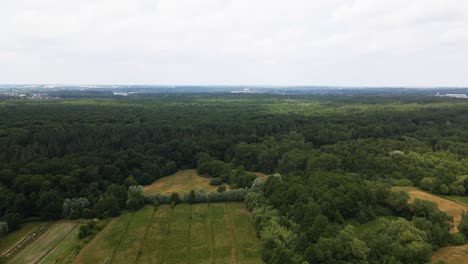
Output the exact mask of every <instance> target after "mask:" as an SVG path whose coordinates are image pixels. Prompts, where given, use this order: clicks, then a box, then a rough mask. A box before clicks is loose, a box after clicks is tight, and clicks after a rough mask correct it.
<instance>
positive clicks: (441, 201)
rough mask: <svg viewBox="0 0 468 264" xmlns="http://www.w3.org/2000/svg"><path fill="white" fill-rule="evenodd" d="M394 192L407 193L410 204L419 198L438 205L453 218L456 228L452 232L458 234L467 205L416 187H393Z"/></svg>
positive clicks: (467, 208) (467, 209)
mask: <svg viewBox="0 0 468 264" xmlns="http://www.w3.org/2000/svg"><path fill="white" fill-rule="evenodd" d="M393 190H397V191H398V190H401V191H405V192H407V193H408V194H409V196H410V202H411V201H412V200H414V199H416V198H417V199H422V200H428V201H431V202H434V203H436V204H437V205H438V206H439V209H440V210H441V211H443V212H445V213H447V214H448V215H451V216H452V217H453V224H454V227H453V228H452V230H451V232H452V233H456V232H458V227H457V226H458V224H460V221H461V215H462V212H463V211H468V206H467V205H465V204H461V203H458V202H454V201H451V200H448V199H445V198H442V197H439V196H436V195H433V194H430V193H427V192H424V191H421V190H419V189H416V188H414V187H393Z"/></svg>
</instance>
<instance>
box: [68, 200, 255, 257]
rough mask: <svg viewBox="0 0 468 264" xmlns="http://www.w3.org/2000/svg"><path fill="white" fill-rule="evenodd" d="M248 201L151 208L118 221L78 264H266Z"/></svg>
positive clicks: (104, 231) (97, 240) (106, 230)
mask: <svg viewBox="0 0 468 264" xmlns="http://www.w3.org/2000/svg"><path fill="white" fill-rule="evenodd" d="M260 250H261V242H260V241H259V240H258V239H257V237H256V236H255V228H254V226H253V223H252V221H251V219H250V215H249V213H248V211H247V210H246V209H245V207H244V205H243V204H242V203H216V204H193V205H190V204H180V205H177V206H176V207H175V208H171V207H170V206H168V205H162V206H160V207H159V208H157V209H153V208H152V207H150V206H147V207H145V208H143V209H141V210H139V211H137V212H135V213H127V214H124V215H122V216H120V217H118V218H114V219H113V220H112V221H111V222H110V223H109V225H108V226H107V227H106V228H105V229H104V230H102V231H101V232H100V233H99V234H98V235H97V236H96V237H95V238H94V239H93V240H92V241H91V242H90V243H89V244H88V245H87V246H86V247H85V248H83V250H82V251H81V252H80V253H79V254H78V256H77V257H76V258H75V260H74V263H85V264H87V263H103V262H104V261H106V260H107V261H110V262H111V263H113V264H118V263H263V262H262V260H261V258H260Z"/></svg>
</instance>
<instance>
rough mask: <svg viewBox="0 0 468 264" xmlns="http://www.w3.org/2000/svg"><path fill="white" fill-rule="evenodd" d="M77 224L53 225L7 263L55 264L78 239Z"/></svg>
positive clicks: (63, 223)
mask: <svg viewBox="0 0 468 264" xmlns="http://www.w3.org/2000/svg"><path fill="white" fill-rule="evenodd" d="M77 226H78V223H68V222H62V223H55V224H53V225H52V226H51V227H49V228H48V229H47V231H45V233H44V234H42V235H41V236H40V237H38V238H37V239H36V240H35V241H34V242H33V243H31V244H30V245H28V246H27V247H26V248H24V249H23V250H22V251H20V252H19V253H18V254H17V255H15V256H14V257H13V258H12V259H11V260H10V261H9V262H8V263H11V264H25V263H42V264H45V263H55V261H56V259H57V257H58V256H60V255H61V254H62V253H64V252H65V251H66V250H67V249H68V248H69V247H70V246H71V245H72V244H73V243H74V241H75V240H77V239H78V228H77Z"/></svg>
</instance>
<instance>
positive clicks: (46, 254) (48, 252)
mask: <svg viewBox="0 0 468 264" xmlns="http://www.w3.org/2000/svg"><path fill="white" fill-rule="evenodd" d="M77 226H78V223H77V224H76V225H75V226H74V227H73V228H72V229H70V231H68V232H67V233H66V234H65V235H64V236H63V237H62V238H61V239H60V240H59V241H57V243H55V245H54V246H53V247H51V248H50V249H49V250H47V251H46V253H45V254H44V255H42V256H41V257H40V258H39V259H38V260H37V261H36V262H35V263H40V262H41V261H42V260H43V259H44V258H45V257H47V256H48V255H49V254H50V252H52V250H54V249H55V248H56V247H57V246H58V245H59V244H60V243H62V241H64V240H65V238H66V237H68V235H70V234H71V232H73V230H75V228H76V227H77Z"/></svg>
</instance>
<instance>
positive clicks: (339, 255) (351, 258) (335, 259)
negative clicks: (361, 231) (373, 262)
mask: <svg viewBox="0 0 468 264" xmlns="http://www.w3.org/2000/svg"><path fill="white" fill-rule="evenodd" d="M369 252H370V249H369V248H368V247H367V246H366V243H365V242H364V241H362V240H360V239H359V238H358V237H357V236H356V233H355V230H354V228H353V227H352V226H349V225H348V226H346V227H345V228H344V229H343V230H341V231H340V232H339V233H338V235H337V236H336V237H330V238H324V237H322V238H320V239H319V240H318V242H317V244H315V245H314V246H312V247H311V248H309V249H308V250H307V253H306V255H307V256H308V259H307V260H308V261H309V263H367V259H368V256H369Z"/></svg>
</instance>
